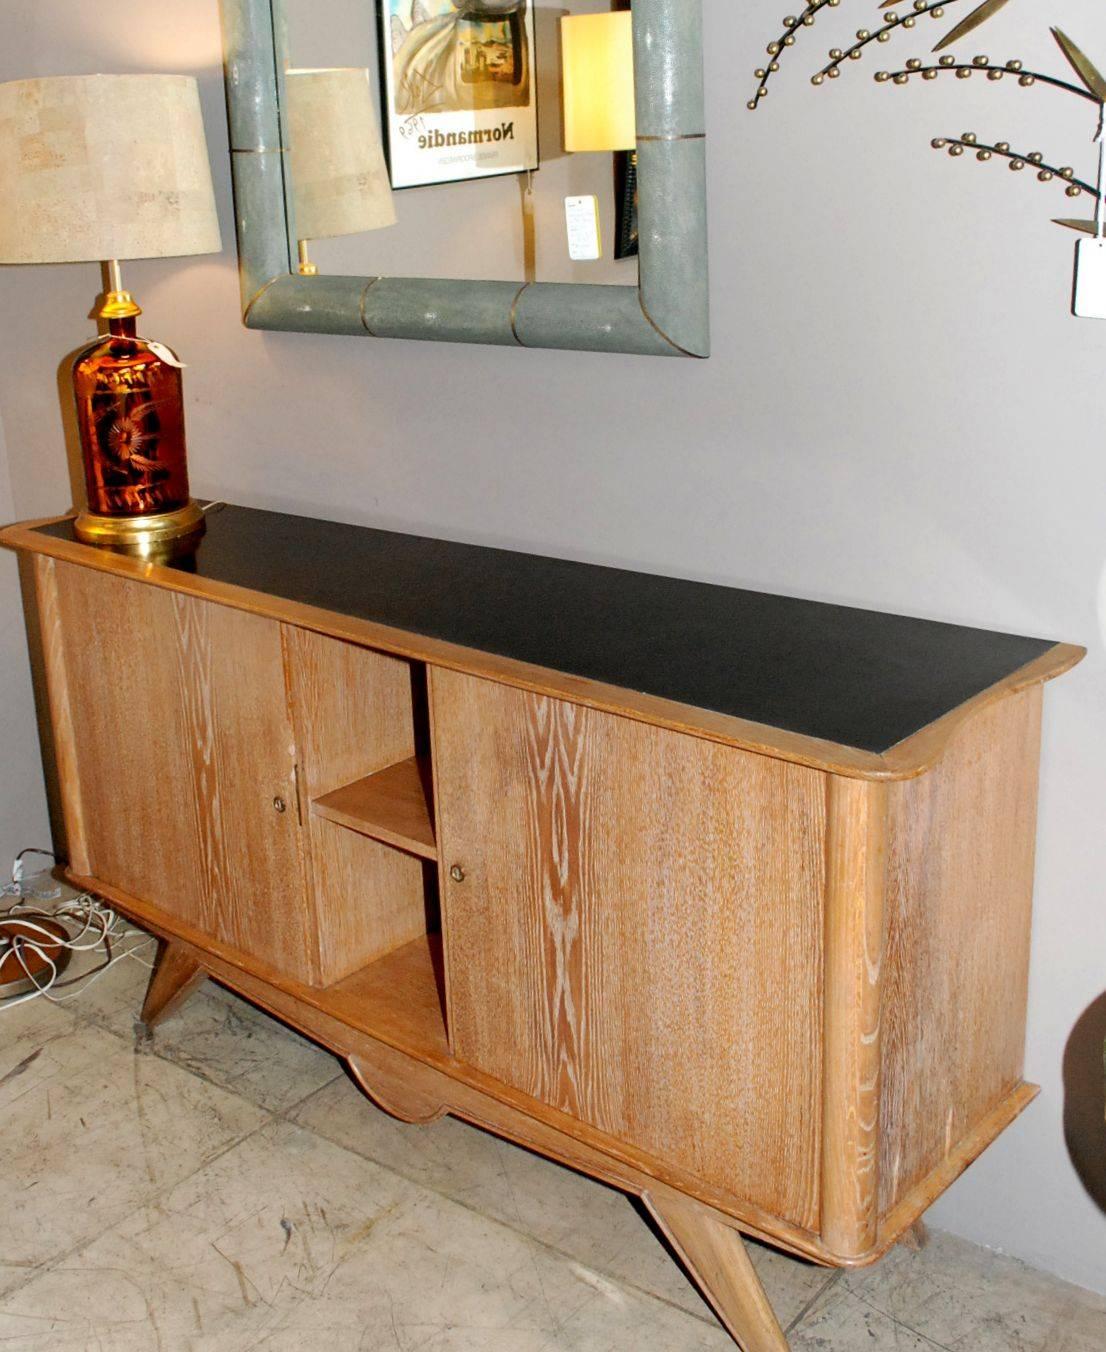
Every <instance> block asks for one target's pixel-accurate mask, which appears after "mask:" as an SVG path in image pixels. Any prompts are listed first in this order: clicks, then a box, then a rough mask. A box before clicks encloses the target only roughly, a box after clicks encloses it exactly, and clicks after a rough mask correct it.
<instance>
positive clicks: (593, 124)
mask: <svg viewBox="0 0 1106 1352" xmlns="http://www.w3.org/2000/svg"><path fill="white" fill-rule="evenodd" d="M561 54H562V61H563V82H564V115H565V150H567V151H569V152H570V153H572V152H578V151H589V150H608V151H614V150H634V149H636V147H637V119H636V116H635V112H634V37H633V26H632V19H631V15H630V11H629V10H618V11H616V12H614V13H610V14H575V15H571V14H570V15H566V16H565V17H564V18H562V19H561Z"/></svg>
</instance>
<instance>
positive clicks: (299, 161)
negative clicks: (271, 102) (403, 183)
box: [284, 67, 396, 277]
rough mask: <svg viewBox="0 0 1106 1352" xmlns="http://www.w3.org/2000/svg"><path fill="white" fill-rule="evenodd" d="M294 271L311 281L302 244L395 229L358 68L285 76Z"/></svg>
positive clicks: (367, 90)
mask: <svg viewBox="0 0 1106 1352" xmlns="http://www.w3.org/2000/svg"><path fill="white" fill-rule="evenodd" d="M284 87H285V96H286V104H287V110H288V135H289V138H290V145H289V150H290V153H291V162H292V199H293V205H294V208H295V214H296V237H297V239H298V240H299V256H300V261H299V271H300V273H301V275H302V276H305V277H314V276H315V275H316V273H317V272H318V268H317V267H316V266H315V264H314V263H312V261H311V257H310V253H309V251H308V243H309V241H310V240H313V239H332V238H334V237H336V236H338V235H358V234H360V233H361V232H362V231H365V230H382V229H384V228H385V227H386V226H389V225H395V223H396V208H395V202H394V200H393V198H392V186H391V183H390V182H389V180H388V169H387V166H386V164H385V162H384V147H383V145H382V143H381V140H380V129H379V127H378V125H377V120H376V113H375V111H374V109H373V88H372V83H371V76H370V74H369V72H368V71H367V70H366V69H364V68H363V67H350V68H346V69H336V70H288V71H285V73H284Z"/></svg>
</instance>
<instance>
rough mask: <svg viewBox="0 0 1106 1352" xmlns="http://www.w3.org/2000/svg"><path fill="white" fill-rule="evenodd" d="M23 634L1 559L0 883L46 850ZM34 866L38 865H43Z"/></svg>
mask: <svg viewBox="0 0 1106 1352" xmlns="http://www.w3.org/2000/svg"><path fill="white" fill-rule="evenodd" d="M2 409H3V395H2V394H0V521H10V520H11V519H12V518H13V517H14V516H15V515H16V512H17V508H16V506H15V502H14V500H13V496H12V484H11V475H10V474H9V472H8V450H7V443H6V441H5V440H4V424H3V411H2ZM23 632H24V631H23V606H22V601H21V599H20V587H19V574H18V570H17V568H16V565H15V562H14V560H13V559H11V558H9V557H5V559H4V566H3V568H2V570H0V881H5V882H6V881H7V878H8V877H9V867H10V864H11V862H12V860H13V859H14V857H15V855H16V854H17V853H18V852H19V851H20V850H22V849H23V848H24V847H26V846H33V847H34V848H36V849H46V848H48V847H49V845H50V825H49V821H48V819H47V815H46V792H45V789H44V787H43V782H42V766H41V762H40V760H39V755H38V739H37V734H36V731H35V711H34V701H33V699H32V695H31V672H30V667H29V664H28V661H27V643H26V640H25V639H24V636H23ZM35 862H36V866H37V865H38V864H41V862H42V861H41V860H36V861H35Z"/></svg>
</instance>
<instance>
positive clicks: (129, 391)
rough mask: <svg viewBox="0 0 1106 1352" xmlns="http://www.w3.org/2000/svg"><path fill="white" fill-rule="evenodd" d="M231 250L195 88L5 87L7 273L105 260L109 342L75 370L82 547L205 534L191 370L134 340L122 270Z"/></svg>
mask: <svg viewBox="0 0 1106 1352" xmlns="http://www.w3.org/2000/svg"><path fill="white" fill-rule="evenodd" d="M221 248H222V243H221V241H220V238H219V223H218V220H217V217H216V214H215V196H214V192H213V189H212V183H211V167H210V165H209V163H208V158H207V144H206V142H205V140H204V129H203V119H202V117H201V114H200V99H199V90H198V87H197V85H196V81H195V80H194V79H192V78H190V77H189V76H184V75H77V76H59V77H53V78H48V79H36V80H16V81H13V82H11V83H8V84H2V85H0V263H78V262H104V263H106V264H107V265H108V269H109V279H110V287H109V290H108V292H107V294H106V296H105V298H104V304H103V306H102V308H101V309H100V311H99V317H100V318H101V319H103V320H105V321H106V323H107V328H108V332H107V333H106V334H104V335H102V336H101V337H100V338H99V339H97V340H96V341H95V342H94V343H92V344H90V345H89V346H88V347H87V348H85V349H84V350H83V351H82V352H81V353H80V355H79V356H78V358H77V360H76V362H75V364H74V367H73V382H74V392H75V395H76V401H77V423H78V426H79V428H80V437H81V453H82V457H83V461H84V473H85V483H86V486H87V490H88V508H87V510H86V511H83V512H81V513H80V514H79V515H78V517H77V520H76V522H75V530H76V533H77V536H78V537H79V538H80V539H82V540H85V541H88V542H91V543H96V544H102V545H108V546H112V547H116V548H120V549H124V550H130V551H135V552H140V553H141V552H150V551H152V550H155V549H157V548H160V547H163V546H165V545H166V544H168V543H169V542H173V541H178V542H179V541H180V540H182V539H183V538H185V537H190V536H195V535H198V534H199V533H200V532H202V530H203V512H202V510H201V509H200V507H199V505H198V504H197V503H195V502H194V501H193V500H192V499H191V497H190V496H189V488H188V467H187V462H186V454H185V436H184V406H183V398H182V388H181V366H180V363H179V362H178V361H177V359H176V357H174V356H173V354H172V353H171V352H170V351H169V350H168V349H167V348H164V347H161V346H160V345H159V344H156V343H148V342H146V341H145V340H144V339H141V338H139V337H138V336H137V334H136V329H135V320H136V318H137V317H138V315H140V314H141V313H142V311H141V310H140V309H139V307H138V306H137V305H136V304H135V302H134V299H133V297H132V296H131V295H130V293H129V292H127V291H124V290H123V284H122V279H121V276H120V270H119V262H120V260H121V259H128V258H168V257H178V256H181V255H186V254H208V253H218V252H219V251H220V250H221Z"/></svg>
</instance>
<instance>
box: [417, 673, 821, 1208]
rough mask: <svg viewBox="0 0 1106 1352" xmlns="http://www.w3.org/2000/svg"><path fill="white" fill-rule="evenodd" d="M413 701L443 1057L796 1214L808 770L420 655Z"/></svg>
mask: <svg viewBox="0 0 1106 1352" xmlns="http://www.w3.org/2000/svg"><path fill="white" fill-rule="evenodd" d="M431 703H432V708H433V715H434V717H433V722H434V730H435V741H434V755H435V758H436V764H437V773H438V783H439V791H440V809H441V812H440V815H441V820H440V822H439V840H440V843H441V858H442V863H443V866H445V877H446V882H445V888H446V891H445V894H444V903H443V929H444V932H445V935H446V960H447V968H448V972H449V990H450V1027H451V1031H452V1037H453V1048H454V1052H455V1055H456V1056H457V1057H458V1059H460V1060H462V1061H466V1062H469V1063H471V1064H472V1065H474V1066H476V1067H478V1068H479V1069H480V1070H482V1071H484V1072H486V1073H487V1074H488V1075H490V1076H492V1077H494V1078H496V1079H498V1080H501V1081H503V1082H504V1083H506V1084H509V1085H512V1086H514V1087H515V1088H517V1089H519V1090H521V1091H523V1092H524V1093H526V1094H528V1095H532V1096H533V1097H534V1098H536V1099H538V1100H539V1101H541V1102H543V1103H546V1104H549V1105H551V1106H553V1107H555V1108H557V1109H559V1110H560V1111H562V1112H564V1113H566V1114H568V1115H570V1116H575V1117H578V1118H579V1119H581V1120H582V1121H584V1122H587V1123H590V1124H592V1125H594V1126H595V1127H597V1128H599V1129H600V1130H601V1131H603V1132H605V1133H607V1134H608V1135H611V1136H613V1137H615V1138H618V1139H621V1140H624V1141H627V1142H630V1143H632V1144H633V1145H635V1146H637V1147H639V1148H640V1149H642V1150H644V1151H646V1152H648V1153H649V1154H651V1155H654V1156H657V1157H661V1158H664V1159H666V1160H668V1161H670V1162H671V1163H672V1164H674V1165H676V1166H678V1167H680V1168H681V1169H683V1170H686V1171H687V1172H689V1173H691V1174H692V1175H694V1176H695V1177H697V1178H699V1179H701V1180H703V1181H704V1182H706V1183H709V1184H713V1185H715V1186H717V1187H721V1188H724V1189H726V1190H727V1191H729V1192H731V1193H734V1194H736V1195H738V1196H741V1197H743V1198H746V1199H748V1200H749V1201H750V1202H752V1203H754V1204H756V1205H757V1206H760V1207H763V1208H765V1209H766V1210H769V1211H771V1212H773V1213H774V1214H776V1215H778V1216H780V1217H782V1218H784V1219H786V1220H789V1221H791V1222H794V1223H795V1224H797V1225H803V1226H810V1225H812V1224H813V1223H814V1222H815V1220H816V1218H817V1214H818V1191H819V1184H818V1159H819V1150H820V1144H819V1143H820V1134H821V1113H820V1088H821V1086H820V1067H821V1032H822V1030H821V992H822V980H821V943H822V894H823V886H824V870H825V860H824V833H825V781H824V777H823V776H822V775H820V774H818V773H817V772H814V771H810V770H807V769H802V768H798V767H793V766H789V765H786V764H784V763H783V762H780V761H774V760H770V759H768V758H762V757H754V756H748V755H744V754H741V753H738V752H733V751H731V750H729V749H726V748H719V747H715V746H712V745H711V744H709V743H704V742H701V741H697V740H695V739H691V738H685V737H680V736H676V735H674V734H671V733H669V732H667V731H665V730H663V729H655V728H645V727H642V726H641V725H639V724H636V723H632V722H629V721H627V720H622V719H618V718H611V717H609V716H605V715H601V714H596V713H594V712H593V711H591V710H588V709H584V708H581V707H579V706H574V705H570V704H566V703H563V702H560V701H552V700H545V699H541V698H537V697H534V696H531V695H527V694H524V693H522V692H519V691H515V690H511V689H509V688H508V687H506V686H501V685H496V684H492V683H490V682H487V681H482V680H478V679H474V678H471V677H466V676H460V675H457V674H455V673H452V672H446V671H440V670H437V669H435V670H434V671H433V672H432V681H431ZM454 865H456V866H457V867H458V868H459V869H460V870H461V872H462V873H463V874H464V875H465V876H464V881H461V882H458V881H456V880H455V879H454V878H451V877H450V876H449V871H450V870H452V868H453V867H454ZM769 899H771V901H770V903H769Z"/></svg>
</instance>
